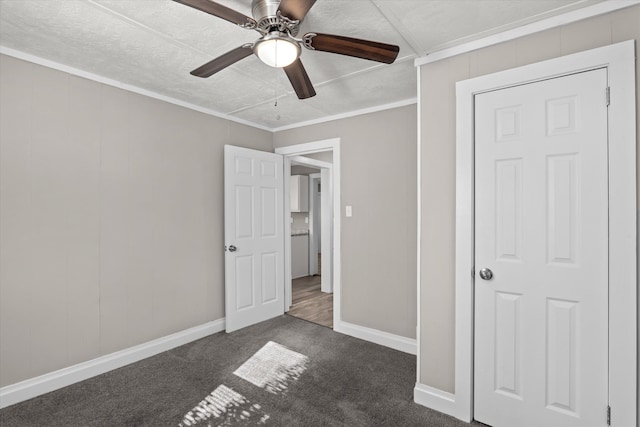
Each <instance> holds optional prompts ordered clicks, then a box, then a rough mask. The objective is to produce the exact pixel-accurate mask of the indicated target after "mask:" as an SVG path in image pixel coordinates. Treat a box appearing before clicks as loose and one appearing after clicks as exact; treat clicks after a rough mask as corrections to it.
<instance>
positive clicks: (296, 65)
mask: <svg viewBox="0 0 640 427" xmlns="http://www.w3.org/2000/svg"><path fill="white" fill-rule="evenodd" d="M284 72H285V73H286V74H287V77H288V78H289V81H290V82H291V86H293V90H295V91H296V95H298V98H299V99H307V98H311V97H312V96H316V90H315V89H314V88H313V84H312V83H311V80H310V79H309V75H308V74H307V71H306V70H305V69H304V66H303V65H302V62H301V61H300V59H299V58H298V59H296V60H295V62H293V63H292V64H291V65H288V66H286V67H284Z"/></svg>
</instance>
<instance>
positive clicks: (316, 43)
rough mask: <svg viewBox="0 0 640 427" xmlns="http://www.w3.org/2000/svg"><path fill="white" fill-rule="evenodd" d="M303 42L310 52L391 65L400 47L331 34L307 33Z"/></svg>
mask: <svg viewBox="0 0 640 427" xmlns="http://www.w3.org/2000/svg"><path fill="white" fill-rule="evenodd" d="M303 40H304V45H305V47H307V48H310V49H312V50H319V51H322V52H330V53H337V54H340V55H346V56H353V57H356V58H362V59H368V60H371V61H377V62H383V63H385V64H391V63H393V62H394V61H395V60H396V58H397V57H398V52H400V47H398V46H396V45H392V44H386V43H380V42H374V41H371V40H362V39H354V38H352V37H345V36H335V35H332V34H320V33H307V34H305V35H304V38H303Z"/></svg>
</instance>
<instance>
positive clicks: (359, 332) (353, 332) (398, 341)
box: [333, 321, 417, 355]
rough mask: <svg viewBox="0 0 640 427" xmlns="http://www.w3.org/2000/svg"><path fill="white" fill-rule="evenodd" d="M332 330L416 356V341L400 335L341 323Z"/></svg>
mask: <svg viewBox="0 0 640 427" xmlns="http://www.w3.org/2000/svg"><path fill="white" fill-rule="evenodd" d="M333 330H334V331H336V332H340V333H341V334H345V335H349V336H352V337H355V338H360V339H361V340H365V341H370V342H373V343H376V344H380V345H383V346H385V347H389V348H393V349H394V350H399V351H402V352H405V353H409V354H414V355H415V354H416V349H417V346H416V340H415V339H412V338H405V337H401V336H400V335H394V334H390V333H388V332H383V331H379V330H377V329H371V328H367V327H365V326H359V325H354V324H353V323H348V322H343V321H341V322H339V323H337V324H335V325H333Z"/></svg>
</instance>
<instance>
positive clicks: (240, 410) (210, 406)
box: [179, 384, 269, 427]
mask: <svg viewBox="0 0 640 427" xmlns="http://www.w3.org/2000/svg"><path fill="white" fill-rule="evenodd" d="M256 415H258V416H260V419H259V420H257V423H256V424H265V423H266V422H267V420H268V419H269V415H267V414H265V413H264V412H263V411H262V408H261V407H260V405H258V404H253V405H252V404H251V402H249V401H248V400H247V399H246V398H245V397H244V396H243V395H241V394H240V393H238V392H236V391H234V390H232V389H230V388H229V387H227V386H226V385H224V384H221V385H219V386H218V388H216V389H215V390H214V391H212V392H211V393H210V394H209V395H207V397H205V398H204V400H203V401H202V402H200V403H199V404H198V406H196V407H195V408H193V409H192V410H190V411H189V412H187V414H186V415H185V416H184V418H183V419H182V422H181V423H180V424H179V426H180V427H188V426H195V425H198V424H199V423H201V422H203V421H206V420H208V419H210V418H212V417H213V418H214V419H216V424H215V425H219V426H220V425H225V426H226V425H231V424H238V423H244V422H246V421H248V420H249V419H250V418H252V417H254V418H255V416H256ZM207 425H208V426H211V425H212V424H211V423H208V424H207Z"/></svg>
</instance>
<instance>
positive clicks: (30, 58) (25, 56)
mask: <svg viewBox="0 0 640 427" xmlns="http://www.w3.org/2000/svg"><path fill="white" fill-rule="evenodd" d="M0 54H3V55H7V56H12V57H14V58H18V59H22V60H24V61H27V62H32V63H34V64H38V65H42V66H44V67H48V68H52V69H54V70H58V71H62V72H64V73H68V74H72V75H74V76H78V77H82V78H85V79H88V80H92V81H94V82H97V83H102V84H105V85H108V86H113V87H116V88H118V89H123V90H126V91H128V92H133V93H137V94H138V95H143V96H147V97H149V98H154V99H157V100H160V101H164V102H168V103H169V104H174V105H178V106H180V107H185V108H188V109H190V110H194V111H198V112H200V113H204V114H208V115H210V116H215V117H218V118H220V119H225V120H229V121H232V122H236V123H240V124H243V125H247V126H251V127H254V128H257V129H262V130H266V131H270V132H273V129H271V128H269V127H267V126H263V125H259V124H257V123H253V122H250V121H248V120H243V119H240V118H237V117H233V116H229V115H227V114H222V113H219V112H217V111H214V110H210V109H208V108H203V107H200V106H198V105H195V104H190V103H188V102H184V101H180V100H179V99H175V98H171V97H169V96H165V95H161V94H159V93H156V92H152V91H150V90H146V89H142V88H139V87H137V86H133V85H130V84H126V83H122V82H119V81H117V80H112V79H108V78H106V77H102V76H100V75H98V74H93V73H89V72H87V71H83V70H80V69H78V68H74V67H70V66H68V65H64V64H60V63H58V62H54V61H50V60H48V59H44V58H40V57H39V56H35V55H31V54H29V53H25V52H21V51H19V50H15V49H11V48H8V47H6V46H3V45H0Z"/></svg>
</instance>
